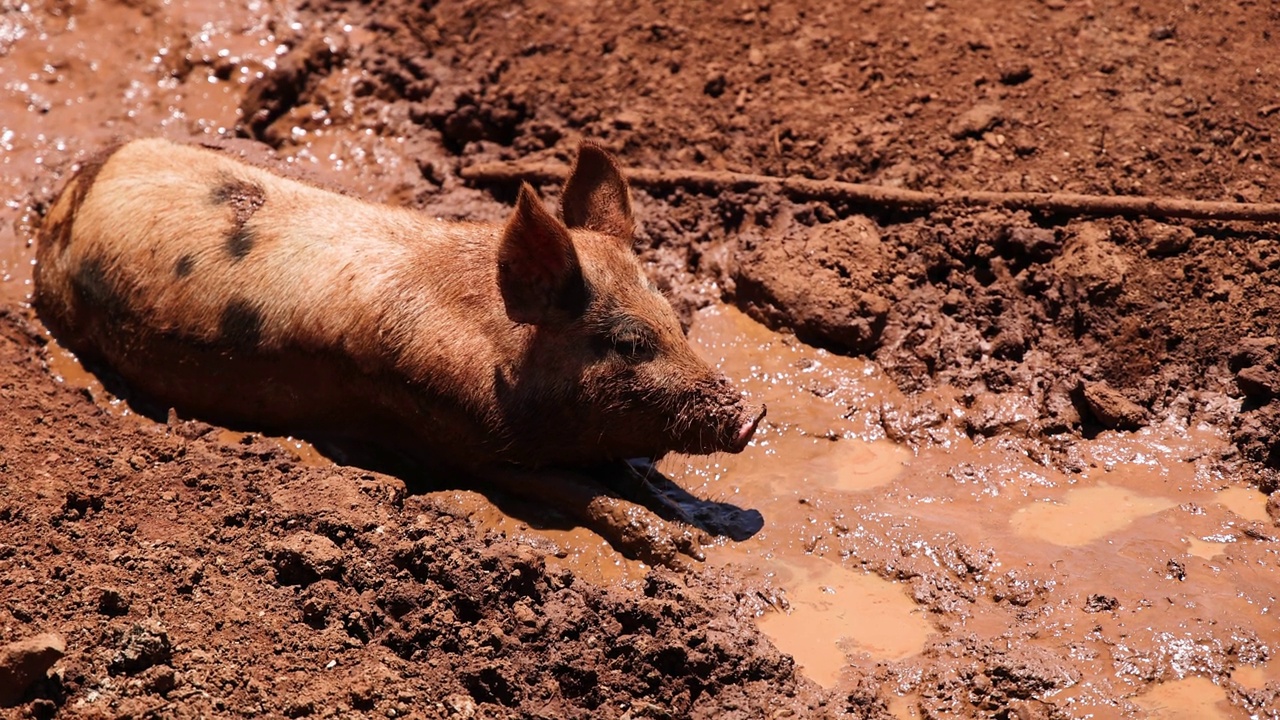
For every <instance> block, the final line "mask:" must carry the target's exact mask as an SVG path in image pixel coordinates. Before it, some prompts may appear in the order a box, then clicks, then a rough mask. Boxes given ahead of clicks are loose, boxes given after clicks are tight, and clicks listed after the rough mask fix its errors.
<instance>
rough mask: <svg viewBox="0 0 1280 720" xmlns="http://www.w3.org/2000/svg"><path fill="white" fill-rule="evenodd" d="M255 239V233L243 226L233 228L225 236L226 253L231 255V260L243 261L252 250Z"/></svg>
mask: <svg viewBox="0 0 1280 720" xmlns="http://www.w3.org/2000/svg"><path fill="white" fill-rule="evenodd" d="M255 238H256V233H254V232H253V229H252V228H249V227H245V226H244V225H240V226H238V227H233V228H231V232H230V233H229V234H228V235H227V252H228V253H230V254H231V258H232V259H233V260H243V259H244V258H245V256H246V255H248V254H249V251H250V250H252V249H253V243H254V240H255Z"/></svg>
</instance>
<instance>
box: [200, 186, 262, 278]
mask: <svg viewBox="0 0 1280 720" xmlns="http://www.w3.org/2000/svg"><path fill="white" fill-rule="evenodd" d="M209 199H210V201H211V202H213V204H214V205H226V206H228V207H230V208H231V229H230V230H229V231H227V252H228V253H230V255H231V257H232V259H234V260H243V259H244V257H245V256H246V255H248V254H249V251H250V250H252V249H253V244H254V239H255V237H254V232H253V230H251V229H249V228H248V227H247V226H246V223H248V222H249V218H251V217H253V214H254V213H255V212H257V211H258V208H260V207H262V205H263V204H264V203H266V201H267V191H266V190H265V189H263V187H262V186H261V185H259V184H258V183H256V182H253V181H251V180H243V179H241V178H237V177H232V176H230V175H223V177H222V179H221V181H220V182H219V183H218V184H217V185H215V186H214V188H213V191H212V192H211V193H209Z"/></svg>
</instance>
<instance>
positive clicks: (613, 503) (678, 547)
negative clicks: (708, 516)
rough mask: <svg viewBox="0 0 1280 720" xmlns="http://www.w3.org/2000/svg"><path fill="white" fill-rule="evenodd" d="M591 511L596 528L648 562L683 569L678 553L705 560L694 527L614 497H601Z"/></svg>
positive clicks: (634, 556) (618, 547)
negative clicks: (669, 519)
mask: <svg viewBox="0 0 1280 720" xmlns="http://www.w3.org/2000/svg"><path fill="white" fill-rule="evenodd" d="M599 500H600V502H597V503H596V507H595V508H594V510H595V511H596V512H595V513H594V514H595V515H596V520H597V530H596V531H597V532H599V533H600V534H601V535H603V536H604V537H605V539H606V540H608V541H609V544H611V545H613V547H614V548H615V549H616V550H617V551H618V552H620V553H622V554H623V555H625V556H627V557H629V558H632V559H634V560H639V561H641V562H644V563H648V564H649V565H655V566H656V565H662V566H664V567H669V568H673V569H682V568H683V567H684V563H683V562H682V561H681V560H680V556H681V555H685V556H688V557H691V558H693V559H695V560H705V559H706V555H704V554H703V552H702V547H701V543H700V538H699V537H698V535H700V533H696V532H695V531H694V530H693V528H689V527H680V526H679V525H675V524H672V523H668V522H666V521H664V520H662V519H661V518H659V517H657V516H656V515H654V514H652V513H650V512H649V511H648V510H645V509H644V508H642V507H639V506H637V505H632V504H631V503H628V502H626V501H623V500H619V499H617V498H600V499H599Z"/></svg>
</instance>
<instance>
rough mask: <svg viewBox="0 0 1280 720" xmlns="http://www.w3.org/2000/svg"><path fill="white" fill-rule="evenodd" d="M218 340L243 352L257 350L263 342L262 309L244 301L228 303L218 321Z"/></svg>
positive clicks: (237, 300) (238, 300)
mask: <svg viewBox="0 0 1280 720" xmlns="http://www.w3.org/2000/svg"><path fill="white" fill-rule="evenodd" d="M218 340H219V341H220V343H221V344H222V345H224V346H227V347H232V348H237V349H241V350H252V349H253V348H256V347H257V346H258V343H259V342H261V340H262V309H261V308H259V307H258V306H257V305H255V304H253V303H251V302H249V301H248V300H243V299H236V300H232V301H231V302H229V303H227V307H226V308H224V309H223V311H222V318H221V319H220V320H219V321H218Z"/></svg>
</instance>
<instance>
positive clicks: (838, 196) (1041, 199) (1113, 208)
mask: <svg viewBox="0 0 1280 720" xmlns="http://www.w3.org/2000/svg"><path fill="white" fill-rule="evenodd" d="M568 171H569V168H568V167H566V166H564V165H559V164H554V163H528V164H525V163H506V162H494V163H478V164H476V165H472V166H470V167H465V168H463V169H462V177H463V178H465V179H467V180H478V181H482V182H495V183H512V182H519V181H521V180H528V181H531V182H541V183H551V182H561V181H563V180H564V178H565V177H566V175H567V174H568ZM626 175H627V179H628V180H630V181H631V182H632V183H634V184H636V185H641V186H648V187H684V188H690V189H694V190H701V191H706V192H723V191H725V190H749V189H751V188H757V187H763V188H774V189H777V190H780V191H782V192H784V193H786V194H787V195H790V196H792V197H795V198H799V199H819V200H846V201H850V202H855V203H861V204H866V205H879V206H882V207H894V208H903V209H909V210H932V209H934V208H939V207H944V206H948V205H952V206H970V207H972V206H985V207H1000V208H1006V209H1009V210H1029V211H1035V212H1047V213H1058V214H1063V215H1123V216H1132V217H1150V218H1194V219H1197V220H1245V221H1251V222H1280V203H1235V202H1209V201H1202V200H1179V199H1177V198H1165V197H1142V196H1136V195H1079V194H1075V193H1035V192H990V191H982V190H961V191H953V192H922V191H919V190H904V189H902V188H892V187H882V186H879V185H866V184H863V183H849V182H840V181H838V180H811V179H809V178H804V177H796V176H792V177H785V178H784V177H775V176H772V175H755V174H749V173H735V172H723V171H714V170H646V169H634V170H628V171H626Z"/></svg>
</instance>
